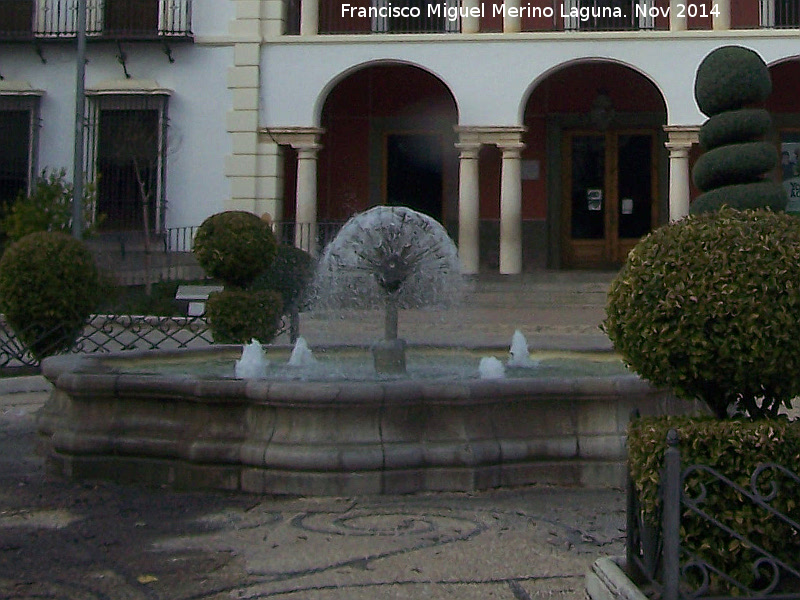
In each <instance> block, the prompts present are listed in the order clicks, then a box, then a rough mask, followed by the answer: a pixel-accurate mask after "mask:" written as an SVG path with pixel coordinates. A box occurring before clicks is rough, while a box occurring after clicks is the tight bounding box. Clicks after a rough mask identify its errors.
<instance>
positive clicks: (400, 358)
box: [372, 339, 406, 375]
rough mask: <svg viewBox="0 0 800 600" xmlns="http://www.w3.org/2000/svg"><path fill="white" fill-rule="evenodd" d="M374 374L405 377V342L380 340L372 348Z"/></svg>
mask: <svg viewBox="0 0 800 600" xmlns="http://www.w3.org/2000/svg"><path fill="white" fill-rule="evenodd" d="M372 358H373V361H374V364H375V372H376V373H380V374H383V375H405V373H406V341H405V340H399V339H393V340H382V341H380V342H378V343H376V344H375V345H374V346H373V347H372Z"/></svg>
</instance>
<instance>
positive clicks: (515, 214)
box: [498, 142, 525, 275]
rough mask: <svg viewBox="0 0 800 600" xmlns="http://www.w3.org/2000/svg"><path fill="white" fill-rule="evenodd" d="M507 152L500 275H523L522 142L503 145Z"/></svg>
mask: <svg viewBox="0 0 800 600" xmlns="http://www.w3.org/2000/svg"><path fill="white" fill-rule="evenodd" d="M498 147H499V148H500V150H502V152H503V166H502V174H501V178H500V273H501V274H503V275H515V274H517V273H521V272H522V172H521V164H520V163H521V160H520V155H521V152H522V149H523V148H524V147H525V145H524V144H523V143H521V142H517V143H513V144H504V145H499V144H498Z"/></svg>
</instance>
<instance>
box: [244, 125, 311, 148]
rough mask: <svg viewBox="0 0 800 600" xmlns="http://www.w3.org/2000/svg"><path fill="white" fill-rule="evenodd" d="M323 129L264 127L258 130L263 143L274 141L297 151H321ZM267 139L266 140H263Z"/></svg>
mask: <svg viewBox="0 0 800 600" xmlns="http://www.w3.org/2000/svg"><path fill="white" fill-rule="evenodd" d="M323 133H325V130H324V129H323V128H322V127H262V128H261V129H259V130H258V134H259V136H260V137H261V138H262V140H261V141H267V140H272V141H273V142H275V143H276V144H281V145H284V146H291V147H292V148H294V149H296V150H314V151H316V150H319V149H320V148H321V147H322V146H320V143H319V141H320V137H321V136H322V134H323ZM263 138H266V139H263Z"/></svg>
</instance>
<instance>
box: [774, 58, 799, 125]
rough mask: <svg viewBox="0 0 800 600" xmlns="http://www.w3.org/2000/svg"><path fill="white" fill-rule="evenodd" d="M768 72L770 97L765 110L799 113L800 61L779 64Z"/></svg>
mask: <svg viewBox="0 0 800 600" xmlns="http://www.w3.org/2000/svg"><path fill="white" fill-rule="evenodd" d="M769 72H770V75H772V95H770V97H769V99H768V100H767V110H769V111H770V112H788V113H800V60H791V61H787V62H783V63H779V64H777V65H775V66H773V67H771V68H770V70H769Z"/></svg>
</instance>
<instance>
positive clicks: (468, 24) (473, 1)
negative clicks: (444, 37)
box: [461, 0, 481, 33]
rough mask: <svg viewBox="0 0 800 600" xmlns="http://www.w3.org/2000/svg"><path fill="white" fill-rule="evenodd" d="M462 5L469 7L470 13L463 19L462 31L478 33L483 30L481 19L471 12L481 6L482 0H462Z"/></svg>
mask: <svg viewBox="0 0 800 600" xmlns="http://www.w3.org/2000/svg"><path fill="white" fill-rule="evenodd" d="M462 6H463V7H464V8H465V9H467V13H468V14H467V16H466V17H463V18H462V19H461V33H478V32H479V31H480V30H481V19H480V17H476V16H473V15H472V14H470V13H471V12H472V11H473V10H475V9H478V8H480V1H479V0H462Z"/></svg>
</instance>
